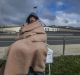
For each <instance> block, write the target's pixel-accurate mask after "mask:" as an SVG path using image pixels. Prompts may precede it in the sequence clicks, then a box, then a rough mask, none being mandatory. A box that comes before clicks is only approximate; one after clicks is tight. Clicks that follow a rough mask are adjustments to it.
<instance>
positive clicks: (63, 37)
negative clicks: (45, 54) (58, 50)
mask: <svg viewBox="0 0 80 75" xmlns="http://www.w3.org/2000/svg"><path fill="white" fill-rule="evenodd" d="M63 55H65V37H63Z"/></svg>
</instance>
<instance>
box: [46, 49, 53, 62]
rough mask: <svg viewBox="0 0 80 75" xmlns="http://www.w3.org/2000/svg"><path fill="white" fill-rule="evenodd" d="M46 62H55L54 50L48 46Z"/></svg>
mask: <svg viewBox="0 0 80 75" xmlns="http://www.w3.org/2000/svg"><path fill="white" fill-rule="evenodd" d="M46 63H53V50H52V49H50V48H48V52H47V58H46Z"/></svg>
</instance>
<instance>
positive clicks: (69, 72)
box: [0, 56, 80, 75]
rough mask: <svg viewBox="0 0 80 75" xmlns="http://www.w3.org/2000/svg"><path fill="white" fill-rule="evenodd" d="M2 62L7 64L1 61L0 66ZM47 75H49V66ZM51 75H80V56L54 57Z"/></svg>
mask: <svg viewBox="0 0 80 75" xmlns="http://www.w3.org/2000/svg"><path fill="white" fill-rule="evenodd" d="M2 62H3V63H5V61H2V60H0V64H1V63H2ZM46 75H48V65H47V67H46ZM51 75H80V56H59V57H54V62H53V63H52V64H51Z"/></svg>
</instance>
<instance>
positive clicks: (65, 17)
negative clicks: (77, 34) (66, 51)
mask: <svg viewBox="0 0 80 75" xmlns="http://www.w3.org/2000/svg"><path fill="white" fill-rule="evenodd" d="M79 3H80V0H49V1H48V0H0V24H11V23H13V24H23V23H24V22H25V20H26V18H27V16H28V15H29V14H30V13H31V12H32V11H34V9H33V7H34V6H37V9H36V11H35V12H36V13H37V14H38V16H39V17H40V19H41V20H42V21H44V22H45V23H46V24H47V25H53V24H56V25H73V26H75V25H76V24H77V26H79V24H80V18H79V17H80V10H78V9H79V7H80V4H79ZM64 6H66V7H67V8H66V10H64V9H59V10H58V8H61V7H64Z"/></svg>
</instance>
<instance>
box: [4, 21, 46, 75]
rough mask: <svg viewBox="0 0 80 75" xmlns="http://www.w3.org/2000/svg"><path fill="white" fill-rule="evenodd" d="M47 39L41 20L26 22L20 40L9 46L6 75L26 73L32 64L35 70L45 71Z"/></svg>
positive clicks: (23, 74)
mask: <svg viewBox="0 0 80 75" xmlns="http://www.w3.org/2000/svg"><path fill="white" fill-rule="evenodd" d="M46 41H47V36H46V33H45V31H44V28H43V26H41V23H40V22H38V21H36V22H34V23H31V24H28V25H27V24H24V26H23V27H21V30H20V36H19V40H18V41H16V42H15V43H13V44H12V45H11V46H10V47H9V50H8V58H7V62H6V66H5V71H4V75H25V74H28V71H29V68H30V67H31V66H32V68H33V70H34V71H39V72H43V71H45V60H46V54H47V45H46Z"/></svg>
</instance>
